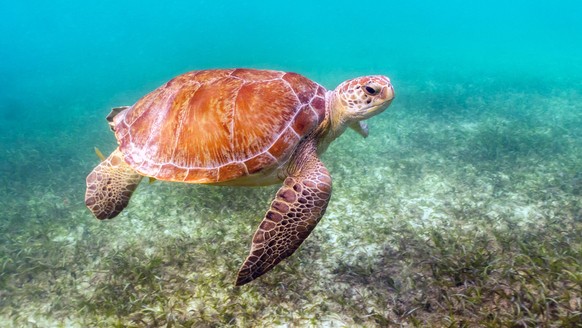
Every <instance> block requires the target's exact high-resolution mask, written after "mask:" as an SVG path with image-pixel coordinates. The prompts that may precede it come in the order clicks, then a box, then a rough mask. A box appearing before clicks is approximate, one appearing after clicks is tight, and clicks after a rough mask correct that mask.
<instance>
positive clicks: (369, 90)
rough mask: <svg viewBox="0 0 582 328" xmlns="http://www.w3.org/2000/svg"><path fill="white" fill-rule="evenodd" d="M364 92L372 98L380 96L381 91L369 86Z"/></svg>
mask: <svg viewBox="0 0 582 328" xmlns="http://www.w3.org/2000/svg"><path fill="white" fill-rule="evenodd" d="M364 92H365V93H367V94H368V95H370V96H375V95H377V94H378V92H379V90H377V89H374V88H373V87H371V86H369V85H367V86H365V87H364Z"/></svg>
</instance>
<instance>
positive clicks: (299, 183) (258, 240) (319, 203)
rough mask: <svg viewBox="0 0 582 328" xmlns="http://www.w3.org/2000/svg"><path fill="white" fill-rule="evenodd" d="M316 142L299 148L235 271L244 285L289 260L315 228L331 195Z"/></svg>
mask: <svg viewBox="0 0 582 328" xmlns="http://www.w3.org/2000/svg"><path fill="white" fill-rule="evenodd" d="M314 144H315V142H314V141H312V142H310V143H309V144H307V145H306V146H305V147H301V149H300V150H299V154H298V156H297V159H296V160H295V161H294V163H293V164H294V165H291V166H290V167H291V168H292V170H293V172H290V174H289V176H288V177H287V178H286V179H285V182H284V184H283V186H282V187H281V188H280V189H279V191H277V195H276V196H275V199H274V200H273V202H272V203H271V207H270V209H269V211H267V213H266V214H265V218H264V219H263V221H262V222H261V224H260V225H259V227H258V229H257V231H256V232H255V235H254V237H253V242H252V245H251V251H250V253H249V256H248V257H247V259H246V260H245V262H244V263H243V265H242V267H241V268H240V270H239V272H238V277H237V280H236V285H237V286H240V285H244V284H246V283H248V282H251V281H253V280H254V279H256V278H257V277H259V276H261V275H263V274H264V273H265V272H267V271H269V270H271V268H273V267H274V266H275V265H277V263H279V262H281V260H283V259H285V258H287V257H289V256H290V255H291V254H293V252H295V250H296V249H297V248H298V247H299V245H301V243H302V242H303V241H304V240H305V238H307V236H309V234H310V233H311V231H312V230H313V228H315V226H316V225H317V223H318V222H319V220H320V219H321V217H322V216H323V214H324V213H325V209H326V208H327V204H328V203H329V198H330V196H331V176H330V175H329V172H328V171H327V169H326V168H325V166H324V165H323V163H322V162H321V161H320V160H319V158H318V157H317V154H316V146H315V145H314Z"/></svg>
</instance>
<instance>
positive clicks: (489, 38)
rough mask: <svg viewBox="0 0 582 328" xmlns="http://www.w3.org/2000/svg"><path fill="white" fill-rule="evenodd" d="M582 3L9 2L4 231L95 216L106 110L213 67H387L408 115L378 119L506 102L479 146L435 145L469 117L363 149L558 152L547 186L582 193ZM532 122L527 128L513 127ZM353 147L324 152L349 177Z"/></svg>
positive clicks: (399, 105)
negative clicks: (88, 190) (92, 189)
mask: <svg viewBox="0 0 582 328" xmlns="http://www.w3.org/2000/svg"><path fill="white" fill-rule="evenodd" d="M581 17H582V2H580V1H573V0H564V1H560V0H558V1H554V2H548V1H540V0H530V1H525V0H516V1H499V0H493V1H460V0H454V1H453V0H450V1H446V0H443V1H419V0H410V1H402V0H400V1H363V2H362V1H360V2H357V1H305V0H300V1H288V2H283V1H279V2H274V1H151V0H145V1H113V0H105V1H64V0H55V1H32V0H31V1H2V2H0V193H1V194H2V198H1V199H0V204H2V206H1V208H9V209H10V211H8V212H3V211H2V210H0V220H3V223H2V225H1V227H2V230H1V233H2V235H0V240H2V243H1V245H5V246H6V245H7V246H6V247H7V248H6V249H8V248H9V247H10V245H11V243H12V241H11V239H10V238H9V236H14V235H15V234H14V231H15V230H19V231H20V232H21V233H23V234H28V232H29V231H28V232H27V231H25V230H26V229H33V228H32V227H31V228H27V227H28V224H29V223H30V224H31V225H32V226H34V224H38V226H40V224H41V223H42V222H50V223H54V224H55V225H56V226H57V227H59V226H60V227H62V229H63V230H67V229H69V230H74V229H75V224H74V222H76V221H75V220H86V221H87V222H88V221H89V220H93V218H92V217H91V216H90V213H89V212H88V211H86V209H85V208H84V205H83V195H84V188H85V185H84V178H85V176H86V174H87V173H88V172H89V171H90V170H91V169H92V167H93V166H94V165H95V164H96V162H97V158H96V156H95V154H94V151H93V147H95V146H97V147H99V148H101V149H102V150H103V151H104V152H109V151H111V150H112V149H113V148H114V147H115V139H114V137H113V135H112V134H111V132H110V131H109V128H108V126H107V124H106V121H105V116H106V115H107V114H108V113H109V109H110V108H111V107H115V106H119V105H131V104H133V103H134V102H135V101H136V100H137V99H139V98H140V97H141V96H142V95H144V94H146V93H147V92H149V91H151V90H152V89H154V88H155V87H157V86H159V85H161V84H162V83H164V82H166V81H167V80H169V79H170V78H172V77H173V76H175V75H178V74H180V73H184V72H187V71H190V70H198V69H208V68H232V67H252V68H265V69H277V70H285V71H294V72H297V73H300V74H303V75H305V76H307V77H309V78H311V79H313V80H315V81H317V82H319V83H321V84H323V85H324V86H326V87H327V88H328V89H333V88H335V86H336V85H337V84H339V83H340V82H342V81H344V80H345V79H348V78H352V77H355V76H360V75H367V74H384V75H388V76H390V78H391V79H392V82H393V84H394V86H395V90H396V94H397V96H396V99H395V100H394V102H393V104H392V106H391V109H390V111H391V112H393V113H396V114H386V115H383V116H381V117H378V118H375V120H376V122H383V123H380V124H378V126H381V127H383V126H384V127H385V126H389V124H397V122H396V123H392V121H391V122H390V123H389V122H388V120H389V119H390V120H395V119H396V120H397V119H399V118H400V119H402V120H403V121H406V122H408V123H410V122H412V123H413V122H415V121H416V120H415V117H418V118H419V120H420V119H424V120H425V121H422V122H427V117H429V118H428V121H431V122H438V123H439V124H442V126H443V127H452V129H454V128H455V126H457V127H458V126H460V124H461V123H467V122H469V123H467V125H466V126H473V125H472V124H478V123H479V122H480V121H479V120H481V119H483V120H485V119H486V118H487V117H489V116H491V115H493V114H491V115H488V114H487V112H488V111H489V110H491V112H492V113H496V115H497V114H499V115H501V114H503V115H502V116H503V120H500V121H502V123H501V124H500V125H497V126H495V127H493V128H491V130H487V131H483V132H481V133H477V134H472V135H470V136H468V137H467V144H465V145H464V146H466V147H467V149H468V150H467V149H463V150H459V149H448V148H447V149H444V148H439V147H440V146H437V147H432V146H431V145H432V144H433V142H435V140H437V139H438V140H440V141H443V140H445V139H446V138H447V137H448V136H449V134H447V133H450V136H452V135H453V134H455V133H457V132H458V131H457V132H454V133H453V132H451V131H449V130H443V134H439V135H436V136H435V135H434V134H431V133H433V132H430V133H429V132H425V131H424V130H423V127H422V126H420V127H419V126H415V127H414V128H415V131H414V133H413V132H410V131H409V132H406V129H405V127H404V128H403V127H401V126H398V128H395V127H394V126H391V128H390V129H386V130H382V129H376V130H374V126H373V125H372V130H371V137H370V138H371V139H372V141H371V142H372V143H371V144H372V145H376V146H377V147H378V148H380V149H368V150H366V151H371V152H374V153H381V154H384V153H388V154H390V155H386V156H402V158H403V161H404V160H406V158H405V157H406V156H411V155H410V154H412V153H414V154H417V153H418V154H420V155H419V156H422V154H423V153H424V154H426V153H428V152H434V153H435V154H437V153H439V151H440V155H442V156H443V157H446V158H457V156H460V157H463V156H465V157H468V158H467V159H466V162H468V163H470V165H472V166H471V167H473V168H474V167H477V169H480V168H482V167H481V166H479V165H483V167H485V166H486V167H485V169H486V170H487V172H497V170H499V172H505V173H499V174H500V175H503V174H506V173H507V172H511V169H507V168H506V167H505V168H501V167H497V166H496V165H497V164H496V163H497V162H496V160H497V159H500V160H506V159H507V158H513V157H512V156H517V155H515V154H521V155H523V157H522V158H527V156H530V155H531V156H534V157H535V156H538V157H535V158H536V160H540V161H542V162H540V164H539V165H540V166H543V165H545V164H544V162H543V160H544V159H548V160H549V158H548V157H544V156H545V155H544V154H546V153H547V154H553V155H556V154H559V155H560V156H564V158H567V159H568V160H567V161H566V162H567V165H568V170H566V171H564V172H561V173H556V175H555V177H556V178H555V180H551V179H550V180H551V181H550V182H548V184H549V185H551V183H552V181H558V180H559V179H561V178H564V177H566V178H567V179H566V178H564V181H567V182H564V183H563V184H562V182H560V183H558V182H556V183H555V185H552V188H554V187H556V186H559V188H562V189H563V190H565V191H566V192H569V193H570V195H578V196H579V195H580V190H581V189H580V188H582V187H581V186H582V184H580V174H582V173H580V172H582V162H581V161H582V158H581V157H580V156H581V155H580V154H579V153H575V152H573V151H572V150H574V149H576V150H579V149H580V147H579V145H580V144H582V132H581V130H580V124H581V123H582V103H580V102H579V100H581V99H582V96H581V94H582V19H581ZM503 97H511V99H508V101H507V102H504V101H503ZM500 98H501V99H500ZM546 101H547V103H546ZM536 105H539V108H536V111H535V113H534V114H531V115H530V114H528V110H529V108H531V107H532V106H536ZM492 106H496V107H495V108H491V107H492ZM500 113H501V114H500ZM534 116H535V117H534ZM451 118H454V120H453V121H450V122H447V120H450V119H451ZM507 122H509V123H507ZM520 122H523V123H520ZM538 123H542V126H541V127H536V124H538ZM543 123H545V124H546V125H543ZM523 124H525V125H523ZM528 124H531V125H528ZM524 126H525V128H526V129H529V131H530V132H531V133H530V134H528V135H527V136H515V135H512V136H506V135H504V133H505V132H511V131H514V129H513V127H520V128H523V127H524ZM402 129H404V131H405V132H402V131H403V130H402ZM394 131H400V132H401V134H400V135H397V136H394V135H390V133H393V132H394ZM427 131H428V130H427ZM459 131H461V130H459ZM467 131H469V130H467ZM470 131H473V130H470ZM547 131H550V132H547ZM459 133H460V132H459ZM488 133H489V134H488ZM455 135H456V134H455ZM457 136H458V135H457ZM532 136H533V137H532ZM536 136H537V137H539V138H538V139H536V138H534V137H536ZM530 137H532V138H533V139H532V141H531V144H529V145H528V144H527V142H526V141H527V140H525V139H527V138H530ZM347 138H349V140H354V141H353V142H359V139H358V141H355V140H356V137H355V136H354V135H350V136H348V137H347ZM374 138H376V139H374ZM392 138H396V140H400V141H402V144H401V146H402V147H401V148H400V149H399V150H398V152H397V153H398V154H396V155H395V154H394V152H392V153H391V152H390V151H386V150H385V149H383V148H382V147H384V146H383V145H382V143H381V142H380V141H379V140H393V139H392ZM399 138H400V139H399ZM407 138H408V139H407ZM423 138H425V139H423ZM439 138H440V139H439ZM374 140H376V143H374ZM411 140H412V141H411ZM556 140H558V141H556ZM469 143H470V144H469ZM443 144H446V141H443V143H442V144H441V146H442V145H443ZM450 145H451V147H454V146H455V145H457V143H450ZM407 147H408V148H407ZM419 147H420V148H419ZM423 147H424V148H423ZM344 148H349V147H344ZM344 148H342V147H338V148H337V152H336V154H337V155H335V156H334V154H333V153H332V154H329V157H328V160H329V161H330V166H331V167H332V168H333V169H335V174H336V175H338V176H341V175H342V170H343V166H341V164H339V163H342V160H345V159H346V158H340V157H341V156H340V155H339V154H350V156H351V155H352V153H351V152H350V151H347V150H345V149H344ZM419 149H421V150H422V151H419ZM332 150H333V148H332ZM342 151H343V153H342ZM407 154H408V155H407ZM491 154H493V155H491ZM532 154H533V155H532ZM437 155H438V154H437ZM353 156H354V157H356V161H357V160H360V161H364V162H365V160H364V159H362V157H360V158H358V156H361V154H359V153H357V152H354V153H353ZM470 156H474V157H470ZM345 157H348V156H347V155H346V156H345ZM532 158H533V157H532ZM386 159H388V157H387V158H386ZM391 159H392V160H393V159H394V157H391ZM346 162H348V163H349V161H346ZM387 162H388V161H387ZM485 162H486V165H485V164H483V163H485ZM516 162H517V160H516ZM566 162H565V163H566ZM512 163H514V164H515V162H512ZM433 164H435V163H432V162H430V163H428V162H427V163H425V164H424V166H423V167H431V166H432V165H433ZM505 164H507V163H505ZM347 165H348V167H349V164H347ZM386 165H388V164H386ZM402 165H405V164H402ZM406 165H408V164H406ZM435 165H436V164H435ZM500 165H501V164H500ZM437 166H438V165H437ZM395 167H396V168H395V169H394V171H398V170H399V169H398V167H397V166H395ZM380 169H381V168H380ZM391 169H392V168H391ZM346 170H347V169H346ZM419 170H420V169H419ZM548 170H550V169H548ZM347 171H349V170H347ZM371 171H373V169H371ZM349 172H352V171H349ZM363 174H367V173H363ZM495 174H497V173H495ZM507 174H509V173H507ZM332 175H334V172H332ZM344 178H353V179H354V181H358V179H359V177H353V176H352V175H351V174H348V173H344ZM576 179H577V180H576ZM512 181H513V180H512ZM560 181H561V180H560ZM572 181H573V182H572ZM522 182H523V181H522ZM355 183H357V182H355ZM355 183H353V184H355ZM338 185H339V186H342V185H341V184H338ZM347 185H348V183H345V184H344V185H343V187H344V188H345V187H347ZM522 185H523V186H527V185H528V184H527V181H525V182H523V183H522ZM566 185H567V187H563V186H566ZM525 188H526V187H524V190H525ZM548 190H549V189H548ZM552 190H553V189H552ZM540 192H541V191H540ZM391 193H392V191H391ZM548 197H549V196H548ZM47 203H52V204H56V205H54V208H52V207H51V208H50V209H47V206H46V204H47ZM3 213H4V214H3ZM70 213H76V214H75V216H73V217H71V215H70ZM581 213H582V212H581ZM578 215H579V216H580V215H582V214H580V213H579V214H578ZM78 216H81V219H79V217H78ZM33 223H34V224H33ZM38 226H36V228H34V229H39V228H38ZM23 231H24V232H23ZM20 232H19V233H20ZM249 237H250V236H249ZM15 238H16V237H15ZM237 261H238V260H237ZM6 263H8V262H6ZM14 270H17V269H14ZM14 272H15V273H14V274H15V275H16V274H18V272H16V271H14ZM0 287H2V284H0ZM0 305H3V304H2V303H1V302H0Z"/></svg>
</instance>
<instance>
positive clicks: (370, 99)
mask: <svg viewBox="0 0 582 328" xmlns="http://www.w3.org/2000/svg"><path fill="white" fill-rule="evenodd" d="M392 99H394V88H393V87H392V83H390V79H389V78H388V77H386V76H383V75H371V76H363V77H358V78H355V79H352V80H347V81H345V82H343V83H342V84H340V85H339V86H338V87H337V88H335V90H334V91H333V95H332V109H331V110H332V115H331V117H332V126H334V128H335V129H340V130H341V129H342V127H343V126H345V125H347V126H349V127H351V128H352V129H354V130H356V132H358V133H360V134H361V135H362V136H364V137H366V136H367V135H368V130H367V126H366V124H365V123H364V122H363V120H365V119H368V118H370V117H372V116H374V115H377V114H380V113H382V112H383V111H384V110H385V109H386V108H388V106H389V105H390V103H391V102H392Z"/></svg>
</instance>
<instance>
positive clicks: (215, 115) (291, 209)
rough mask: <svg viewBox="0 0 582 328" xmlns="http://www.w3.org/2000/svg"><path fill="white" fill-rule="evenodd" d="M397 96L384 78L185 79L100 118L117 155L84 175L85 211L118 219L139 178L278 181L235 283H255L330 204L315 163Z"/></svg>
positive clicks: (248, 73)
mask: <svg viewBox="0 0 582 328" xmlns="http://www.w3.org/2000/svg"><path fill="white" fill-rule="evenodd" d="M393 98H394V89H393V87H392V84H391V83H390V80H389V79H388V78H387V77H385V76H381V75H374V76H365V77H360V78H356V79H353V80H348V81H346V82H344V83H342V84H340V85H339V86H338V87H337V88H336V89H335V90H334V91H327V90H326V89H325V88H324V87H322V86H321V85H319V84H317V83H315V82H313V81H311V80H309V79H307V78H305V77H303V76H301V75H299V74H296V73H286V72H279V71H270V70H254V69H219V70H204V71H194V72H189V73H186V74H183V75H180V76H177V77H175V78H174V79H172V80H170V81H169V82H167V83H166V84H164V85H163V86H161V87H159V88H158V89H156V90H154V91H153V92H151V93H149V94H148V95H146V96H144V97H143V98H141V99H140V100H138V101H137V102H136V103H135V104H134V105H133V106H130V107H119V108H114V109H113V111H112V112H111V114H110V115H109V116H108V117H107V119H108V121H109V124H110V127H111V129H112V130H113V131H114V133H115V136H116V138H117V140H118V143H119V147H118V148H117V149H116V150H115V151H114V152H113V153H112V154H111V155H110V156H109V157H108V158H107V159H105V160H104V161H102V162H101V163H100V164H99V165H98V166H97V167H96V168H95V169H94V170H93V171H92V172H91V173H90V174H89V175H88V176H87V191H86V194H85V203H86V205H87V207H88V208H89V209H90V210H91V212H93V214H94V215H95V216H96V217H97V218H98V219H110V218H113V217H115V216H117V215H118V214H119V213H120V212H121V211H122V210H123V209H124V208H125V207H126V206H127V205H128V203H129V200H130V198H131V195H132V193H133V191H134V190H135V189H136V188H137V185H138V184H139V182H140V180H141V179H142V177H144V176H146V177H151V178H155V179H158V180H164V181H177V182H187V183H203V184H216V185H235V186H261V185H270V184H275V183H281V182H283V186H282V187H281V188H280V189H279V191H278V192H277V194H276V196H275V199H274V200H273V202H272V203H271V206H270V209H269V211H267V213H266V214H265V217H264V219H263V221H262V222H261V224H260V225H259V227H258V229H257V231H256V232H255V235H254V237H253V240H252V245H251V251H250V254H249V255H248V257H247V259H246V261H245V262H244V263H243V265H242V267H241V269H240V271H239V273H238V277H237V280H236V284H237V285H242V284H245V283H247V282H250V281H252V280H254V279H255V278H257V277H259V276H261V275H262V274H264V273H265V272H267V271H269V270H270V269H271V268H273V267H274V266H275V265H276V264H277V263H279V262H280V261H281V260H283V259H285V258H286V257H288V256H290V255H291V254H292V253H293V252H294V251H295V250H296V249H297V248H298V247H299V245H301V243H302V242H303V240H305V238H307V236H308V235H309V234H310V232H311V231H312V230H313V228H315V226H316V225H317V223H318V222H319V220H320V219H321V217H322V216H323V214H324V213H325V209H326V207H327V204H328V202H329V199H330V196H331V177H330V175H329V172H328V171H327V169H326V168H325V166H324V165H323V163H322V162H321V161H320V160H319V156H320V155H321V153H323V152H324V151H325V150H326V149H327V147H328V146H329V144H330V142H332V141H333V140H334V139H335V138H337V137H338V136H339V135H340V134H341V133H342V132H343V131H344V130H345V129H346V128H347V127H350V128H353V129H354V130H355V131H356V132H358V133H360V134H361V135H362V136H367V135H368V130H367V126H366V124H365V123H364V121H363V120H365V119H367V118H369V117H371V116H374V115H376V114H378V113H381V112H382V111H383V110H384V109H386V108H387V107H388V105H389V104H390V103H391V101H392V99H393Z"/></svg>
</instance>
